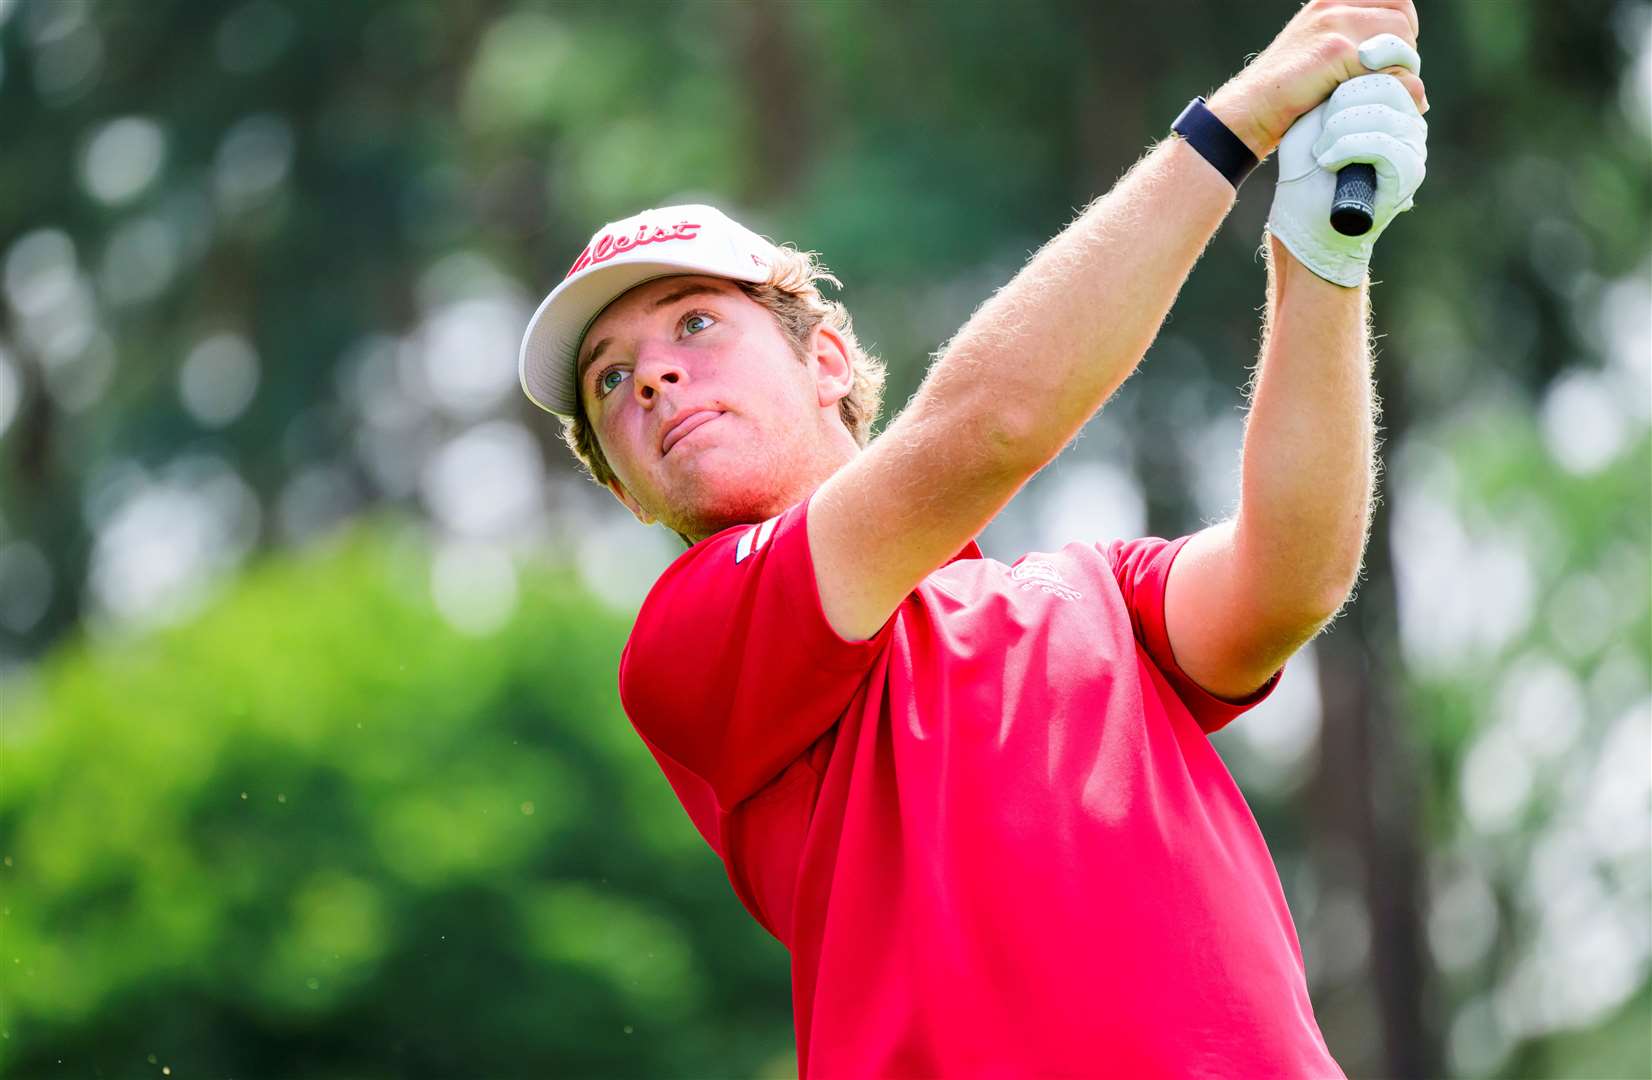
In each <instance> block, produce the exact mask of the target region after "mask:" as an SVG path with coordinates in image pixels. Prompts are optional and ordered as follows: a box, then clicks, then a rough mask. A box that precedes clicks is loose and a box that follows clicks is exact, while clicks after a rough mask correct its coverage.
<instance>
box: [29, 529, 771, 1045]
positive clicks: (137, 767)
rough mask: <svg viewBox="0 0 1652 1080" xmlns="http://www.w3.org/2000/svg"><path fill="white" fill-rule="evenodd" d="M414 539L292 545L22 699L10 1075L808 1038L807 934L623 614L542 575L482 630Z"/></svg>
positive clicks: (83, 652)
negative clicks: (630, 670) (673, 778)
mask: <svg viewBox="0 0 1652 1080" xmlns="http://www.w3.org/2000/svg"><path fill="white" fill-rule="evenodd" d="M418 536H419V534H418V531H417V530H416V529H412V528H408V527H401V528H397V527H393V526H390V525H387V524H380V525H379V526H377V527H374V528H371V529H367V528H364V529H360V530H356V531H353V532H351V533H349V534H347V535H341V536H339V537H338V538H337V539H336V540H335V541H334V542H331V543H329V544H327V545H326V546H325V547H321V548H317V549H313V550H311V551H309V552H307V553H305V554H302V555H293V556H288V557H285V558H281V559H273V560H269V561H266V562H264V563H262V564H261V565H260V566H258V567H257V568H256V569H255V570H253V571H251V572H250V573H248V574H247V575H245V576H244V577H243V578H242V579H241V580H240V581H239V583H238V584H237V586H236V588H235V590H234V593H233V595H231V596H228V597H226V598H225V599H224V600H223V601H222V602H220V603H217V604H215V605H214V606H213V607H212V608H211V609H210V610H208V611H206V612H205V613H203V614H202V615H201V617H200V618H198V619H197V620H195V621H193V622H191V623H190V624H189V625H188V626H185V627H180V628H177V629H172V630H167V631H164V632H161V633H157V634H155V635H153V636H150V637H147V638H145V639H143V640H142V641H138V642H133V643H130V644H127V645H123V646H121V647H119V648H100V647H97V646H94V645H90V644H87V643H77V644H70V645H66V646H65V647H63V648H62V649H60V650H58V651H57V652H56V653H55V654H54V655H53V658H52V659H51V661H50V662H48V663H47V664H45V665H43V666H42V669H41V671H40V676H39V683H38V685H37V687H36V689H35V691H34V693H33V694H32V695H31V697H30V700H29V701H27V702H26V703H24V704H22V705H21V707H19V706H18V703H16V702H12V703H9V707H8V716H7V721H6V725H5V731H4V740H5V741H4V744H3V745H4V753H5V782H4V785H3V788H0V836H3V837H4V838H5V841H4V865H3V866H0V883H3V885H0V887H3V895H4V909H3V911H0V931H3V940H0V954H3V957H4V960H3V962H4V963H5V965H6V966H7V971H6V979H5V987H6V994H5V1010H4V1017H3V1028H4V1031H3V1035H4V1038H3V1039H0V1065H3V1066H4V1069H3V1071H4V1074H5V1075H8V1076H17V1077H32V1076H42V1075H48V1074H53V1073H54V1072H55V1071H56V1070H54V1069H53V1068H52V1066H53V1065H54V1063H55V1062H57V1061H58V1060H59V1059H66V1061H65V1064H66V1065H72V1066H73V1069H72V1072H73V1073H74V1074H75V1075H102V1076H110V1077H113V1076H138V1075H151V1074H152V1073H154V1070H153V1069H150V1070H145V1069H144V1068H143V1065H144V1063H145V1061H146V1058H147V1056H148V1055H154V1060H156V1061H158V1062H160V1063H162V1064H165V1065H169V1066H170V1068H171V1070H172V1072H171V1075H173V1076H186V1077H187V1076H236V1077H249V1076H306V1077H339V1078H342V1077H364V1076H383V1077H419V1076H424V1077H451V1076H460V1075H467V1076H552V1075H556V1076H618V1075H649V1076H663V1075H679V1076H692V1075H698V1076H723V1075H755V1074H757V1073H758V1072H759V1071H760V1069H761V1068H763V1067H764V1066H765V1065H766V1064H772V1063H773V1062H774V1061H775V1059H776V1058H778V1059H779V1060H781V1061H782V1062H785V1061H787V1059H789V1057H790V1053H791V1047H790V1042H791V1015H790V998H789V993H790V990H789V984H788V980H787V977H786V976H787V964H786V954H785V950H784V948H782V947H781V946H780V945H779V943H778V942H775V941H774V940H773V939H772V938H770V937H769V936H768V935H767V934H766V933H765V932H764V931H763V930H761V929H760V928H759V927H758V926H757V924H756V923H755V922H753V921H752V920H751V919H750V918H749V917H748V916H747V915H746V914H745V912H744V909H743V908H741V907H740V905H739V902H738V901H737V900H736V899H735V898H734V896H733V893H732V891H731V889H730V888H729V885H728V882H727V879H726V878H725V877H724V875H723V872H722V867H721V865H720V863H719V862H718V860H717V859H716V857H715V856H714V855H713V854H712V853H711V851H710V850H709V849H707V848H706V847H705V845H704V843H703V842H702V841H701V840H700V838H699V836H698V834H697V833H696V832H695V831H694V829H693V826H692V825H691V824H690V822H689V820H688V818H687V816H686V815H685V814H684V813H683V811H682V809H681V807H680V806H679V805H678V804H677V802H676V800H675V798H674V797H673V796H672V794H671V791H670V789H669V787H668V786H666V785H665V784H664V783H663V781H662V780H661V779H660V777H659V775H658V772H657V770H656V768H655V766H654V764H653V761H652V759H651V758H650V757H649V756H648V753H647V751H646V749H645V748H644V747H643V745H642V744H641V743H640V742H639V741H638V740H637V739H636V737H635V735H634V733H633V732H632V730H631V728H630V725H629V724H628V723H627V721H626V719H625V716H624V714H623V713H622V712H621V711H620V709H619V707H618V703H617V701H616V700H615V698H614V695H613V693H612V687H613V678H614V673H615V671H616V670H617V664H618V657H619V647H620V645H621V644H622V643H623V640H624V635H625V632H626V629H627V622H626V620H625V619H624V618H623V617H621V616H620V615H618V614H616V613H614V612H613V611H611V610H609V609H607V608H605V607H603V606H602V605H600V604H599V603H597V602H596V601H594V600H593V599H592V598H591V597H590V596H589V595H588V594H587V593H586V592H585V591H584V589H583V587H582V586H581V585H580V584H579V582H578V580H577V579H576V578H574V577H572V576H571V575H569V574H568V573H567V572H566V571H561V570H557V569H554V568H550V567H539V568H535V569H532V570H531V572H529V573H526V574H524V576H523V581H522V587H521V596H520V603H519V605H518V607H517V609H516V613H515V615H514V617H513V618H512V619H511V621H510V622H509V624H508V625H506V626H505V627H504V628H502V629H501V630H500V631H498V632H497V633H495V634H493V635H490V636H488V637H486V638H479V637H475V636H470V635H465V634H462V633H460V632H458V631H455V630H454V629H452V628H451V627H450V626H449V625H448V624H447V623H446V622H445V621H444V620H443V619H442V618H441V616H440V615H439V614H438V613H437V611H436V610H435V608H434V607H433V605H432V603H431V601H430V599H429V591H428V589H427V587H426V584H425V583H426V579H427V578H428V575H429V558H428V553H427V552H426V550H425V548H424V545H423V543H422V541H420V540H419V538H418ZM14 710H15V711H14ZM93 1070H96V1071H95V1072H94V1071H93Z"/></svg>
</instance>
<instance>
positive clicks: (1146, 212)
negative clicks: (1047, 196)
mask: <svg viewBox="0 0 1652 1080" xmlns="http://www.w3.org/2000/svg"><path fill="white" fill-rule="evenodd" d="M1233 202H1234V190H1233V186H1232V185H1231V184H1230V183H1228V181H1227V180H1226V179H1224V178H1223V177H1222V175H1221V174H1220V173H1218V172H1217V171H1216V170H1215V169H1214V168H1212V167H1211V165H1210V163H1209V162H1207V161H1205V160H1204V158H1202V157H1200V156H1199V154H1198V152H1197V151H1196V150H1194V149H1192V148H1191V147H1189V146H1188V145H1187V144H1186V143H1184V142H1183V141H1182V140H1180V139H1166V140H1164V141H1163V142H1160V143H1159V144H1158V145H1157V146H1155V147H1154V148H1153V149H1152V150H1151V151H1150V152H1149V153H1148V154H1147V155H1146V156H1144V157H1143V158H1142V159H1141V160H1140V161H1138V162H1137V163H1136V165H1135V167H1134V168H1132V169H1131V170H1130V172H1129V173H1127V174H1126V175H1125V176H1124V177H1123V178H1122V179H1121V180H1120V181H1119V182H1118V183H1117V184H1116V185H1114V187H1113V189H1112V190H1111V191H1110V192H1108V193H1107V195H1105V196H1104V197H1102V198H1101V199H1099V200H1097V201H1095V202H1093V203H1091V204H1090V206H1089V207H1088V208H1086V209H1085V211H1084V213H1083V214H1081V215H1080V216H1079V218H1078V219H1077V220H1076V221H1074V222H1073V223H1072V224H1071V225H1069V226H1068V227H1067V228H1066V229H1064V230H1063V231H1062V232H1061V233H1059V234H1058V235H1057V236H1056V237H1055V238H1054V239H1052V240H1051V241H1050V242H1049V243H1047V244H1045V245H1044V247H1043V248H1041V249H1040V250H1039V252H1038V254H1037V255H1035V256H1034V257H1033V258H1032V259H1031V260H1030V261H1029V262H1028V263H1027V265H1026V266H1024V267H1022V269H1021V271H1020V272H1019V273H1018V274H1016V276H1015V277H1014V278H1013V279H1012V280H1011V281H1010V282H1009V284H1007V285H1005V286H1004V287H1003V288H1002V289H1000V290H999V291H998V292H997V293H996V294H994V295H993V297H992V298H991V299H989V300H988V301H986V302H985V303H984V304H982V305H981V306H980V307H979V308H978V309H977V310H976V311H975V313H974V314H973V315H972V316H971V317H970V319H969V321H968V322H966V323H965V324H964V326H963V327H962V329H960V330H959V331H958V333H957V334H956V335H955V336H954V337H953V339H952V340H951V341H950V342H949V343H948V344H947V346H946V347H945V348H944V349H943V350H942V353H941V356H940V359H938V360H937V361H936V362H935V364H934V366H933V367H932V368H931V370H930V373H929V375H928V377H927V378H926V379H925V380H924V384H923V386H922V387H921V388H920V389H919V391H918V394H917V396H916V397H915V398H914V399H913V402H912V408H914V409H922V410H923V413H924V415H926V416H933V417H935V418H937V422H941V423H947V422H961V423H963V424H976V423H979V424H980V425H982V426H981V427H979V428H978V429H977V430H979V431H980V432H982V433H989V432H990V433H993V434H995V435H997V436H998V437H1001V438H1004V439H1005V440H1007V441H1009V442H1011V443H1012V444H1013V447H1014V450H1015V452H1016V454H1017V455H1018V456H1021V455H1024V457H1023V458H1022V459H1023V460H1026V461H1029V462H1031V463H1032V464H1033V465H1035V466H1039V465H1042V464H1044V463H1046V462H1048V461H1049V460H1050V459H1051V458H1053V457H1055V456H1056V454H1058V453H1060V451H1061V449H1062V447H1064V446H1065V445H1067V443H1068V442H1069V441H1070V440H1071V439H1072V437H1073V436H1074V435H1075V434H1076V433H1077V432H1078V429H1079V428H1081V427H1083V426H1084V424H1085V422H1086V421H1087V420H1089V419H1090V417H1091V416H1092V415H1093V414H1094V413H1095V411H1096V410H1097V409H1098V408H1100V407H1101V405H1102V404H1103V403H1104V402H1105V401H1106V400H1107V399H1108V398H1109V397H1110V396H1112V393H1113V391H1114V390H1116V389H1118V387H1119V386H1120V384H1122V383H1123V382H1124V381H1125V380H1126V379H1127V378H1129V377H1130V373H1131V372H1132V371H1134V370H1135V368H1136V365H1137V364H1138V363H1139V362H1140V361H1141V358H1142V355H1143V354H1144V353H1146V352H1147V348H1148V346H1149V345H1150V344H1152V342H1153V338H1154V337H1155V336H1156V335H1157V334H1158V331H1159V326H1160V325H1161V324H1162V323H1163V322H1164V317H1165V315H1166V314H1167V313H1168V312H1169V310H1170V306H1171V304H1172V303H1173V302H1174V301H1175V299H1176V294H1177V292H1179V291H1180V289H1181V287H1182V282H1183V281H1185V280H1186V279H1187V275H1188V272H1189V271H1190V270H1191V269H1192V268H1193V264H1194V263H1195V262H1196V261H1197V260H1198V258H1199V255H1200V253H1201V252H1203V250H1204V248H1205V245H1206V244H1207V243H1209V241H1210V238H1211V236H1212V235H1213V234H1214V233H1215V232H1216V229H1217V227H1218V226H1220V225H1221V223H1222V219H1223V218H1224V217H1226V216H1227V213H1228V210H1229V209H1230V208H1231V207H1232V206H1233Z"/></svg>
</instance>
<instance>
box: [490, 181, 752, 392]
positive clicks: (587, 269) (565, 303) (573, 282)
mask: <svg viewBox="0 0 1652 1080" xmlns="http://www.w3.org/2000/svg"><path fill="white" fill-rule="evenodd" d="M775 254H776V251H775V247H774V245H773V244H771V243H769V242H768V241H767V240H765V239H763V238H762V237H761V236H758V235H757V234H756V233H754V232H752V231H751V230H750V229H748V228H746V227H745V226H743V225H741V224H739V223H738V222H735V221H733V220H732V219H730V218H729V217H728V216H727V215H725V214H724V213H723V212H722V211H721V210H718V209H717V208H716V207H713V206H702V205H699V204H690V205H686V206H664V207H659V208H657V209H654V210H644V211H643V212H642V213H640V214H637V215H635V216H633V217H628V218H625V219H624V220H623V221H614V222H610V223H609V224H607V225H604V226H603V227H602V228H600V229H598V230H597V232H596V235H594V236H592V237H591V242H590V243H589V244H587V245H586V246H585V250H584V251H582V252H581V253H580V256H579V258H578V259H576V260H574V265H573V266H572V267H571V268H570V269H569V270H568V275H567V277H565V278H563V280H562V284H560V285H558V286H557V287H556V288H554V289H552V290H551V295H549V296H547V297H546V298H545V301H544V303H542V304H540V305H539V310H538V311H536V312H534V314H533V318H532V319H531V320H530V321H529V322H528V332H527V333H526V334H524V335H523V336H522V354H521V359H520V361H519V365H518V366H519V373H520V376H521V379H522V390H523V392H524V393H526V394H527V395H528V400H529V401H532V402H533V403H534V404H535V405H538V406H539V407H540V408H541V409H544V410H546V411H547V412H552V413H556V414H557V415H558V416H563V417H570V418H571V417H572V416H573V415H574V409H575V408H576V406H577V405H578V402H579V383H578V380H577V379H576V378H575V372H574V365H575V364H576V362H577V357H578V355H579V343H580V342H581V341H582V340H584V338H585V331H587V330H589V329H590V328H591V324H592V323H594V322H596V320H597V316H598V315H601V314H602V312H603V309H604V308H606V307H607V306H608V305H609V304H611V303H613V302H614V301H615V300H617V299H619V298H620V297H621V296H623V295H625V293H626V292H627V291H628V290H630V289H633V288H635V287H636V286H638V285H641V284H642V283H643V282H645V281H652V280H653V279H655V278H660V277H669V276H671V275H673V274H708V275H711V276H713V277H721V278H730V279H732V280H735V281H767V280H768V279H769V266H770V264H771V262H772V260H773V259H774V256H775Z"/></svg>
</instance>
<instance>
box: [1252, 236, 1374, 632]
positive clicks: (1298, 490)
mask: <svg viewBox="0 0 1652 1080" xmlns="http://www.w3.org/2000/svg"><path fill="white" fill-rule="evenodd" d="M1367 288H1368V287H1367V285H1366V284H1364V283H1361V284H1360V285H1359V286H1358V287H1357V288H1343V287H1342V286H1340V285H1333V284H1332V283H1330V282H1328V281H1325V280H1323V279H1321V278H1319V277H1317V276H1315V275H1314V274H1313V273H1312V272H1311V271H1309V270H1308V269H1307V268H1306V267H1304V266H1303V265H1302V264H1301V263H1300V262H1298V261H1297V260H1296V258H1295V257H1294V256H1292V255H1291V253H1290V252H1289V251H1287V250H1286V249H1285V248H1284V246H1283V245H1281V244H1280V243H1279V241H1278V240H1276V239H1274V238H1273V237H1272V236H1269V237H1268V303H1267V316H1266V322H1265V324H1264V328H1263V342H1262V352H1261V360H1260V362H1259V367H1258V371H1257V375H1256V379H1255V381H1254V383H1253V393H1252V398H1251V406H1250V414H1249V416H1248V417H1247V419H1246V424H1245V442H1244V454H1243V464H1242V468H1241V479H1240V498H1239V512H1238V517H1237V522H1236V540H1237V543H1238V546H1239V550H1240V551H1241V552H1243V553H1244V558H1245V564H1246V566H1247V567H1248V568H1249V569H1250V571H1251V572H1252V573H1254V574H1257V575H1259V576H1260V578H1261V581H1260V582H1258V584H1259V585H1260V586H1261V587H1264V588H1266V589H1268V591H1269V594H1270V595H1273V596H1276V597H1287V596H1293V595H1294V596H1298V597H1300V599H1301V601H1302V603H1303V604H1304V605H1307V606H1308V608H1309V609H1310V610H1314V611H1322V612H1323V613H1324V614H1327V615H1328V614H1330V613H1332V612H1334V611H1335V610H1336V609H1337V608H1338V607H1339V606H1341V604H1342V603H1343V601H1344V600H1346V599H1347V597H1348V594H1349V592H1350V590H1351V589H1352V588H1353V585H1354V581H1355V579H1356V576H1357V574H1358V572H1359V566H1360V559H1361V556H1362V554H1363V552H1364V549H1365V540H1366V534H1367V530H1368V528H1369V525H1370V517H1371V507H1372V493H1373V491H1374V490H1375V461H1374V458H1373V447H1374V439H1375V428H1376V420H1377V410H1376V397H1375V393H1374V391H1373V389H1372V386H1371V358H1370V332H1369V327H1368V320H1369V317H1370V315H1369V312H1370V305H1369V293H1368V291H1367Z"/></svg>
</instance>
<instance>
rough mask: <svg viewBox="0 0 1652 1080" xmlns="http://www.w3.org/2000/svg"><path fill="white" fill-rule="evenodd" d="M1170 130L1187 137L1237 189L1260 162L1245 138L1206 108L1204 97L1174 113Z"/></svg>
mask: <svg viewBox="0 0 1652 1080" xmlns="http://www.w3.org/2000/svg"><path fill="white" fill-rule="evenodd" d="M1170 130H1171V131H1174V132H1175V133H1176V134H1178V135H1180V136H1181V137H1182V138H1184V139H1186V140H1187V144H1188V145H1189V146H1191V147H1193V149H1195V150H1197V151H1199V156H1200V157H1202V158H1204V159H1205V160H1206V161H1208V162H1210V163H1211V165H1213V166H1214V167H1215V168H1216V171H1217V172H1219V173H1221V174H1222V175H1223V176H1225V177H1227V179H1228V182H1229V183H1230V184H1232V185H1233V187H1234V190H1238V188H1239V185H1240V184H1243V183H1244V182H1245V177H1247V176H1249V175H1250V171H1251V170H1252V169H1254V168H1256V166H1257V165H1258V164H1259V163H1258V162H1257V160H1256V155H1255V154H1253V153H1251V149H1250V147H1248V146H1246V145H1245V140H1243V139H1241V138H1240V137H1239V136H1237V135H1235V134H1234V133H1233V132H1231V131H1229V130H1228V126H1227V125H1226V124H1224V123H1222V121H1221V120H1219V119H1217V117H1216V114H1215V113H1213V112H1211V111H1210V110H1209V109H1207V108H1205V99H1204V98H1202V97H1196V98H1194V99H1193V100H1192V101H1190V102H1188V103H1187V108H1185V109H1183V110H1182V114H1181V115H1180V116H1178V117H1176V119H1175V122H1173V123H1172V124H1171V125H1170Z"/></svg>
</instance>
